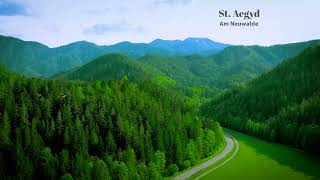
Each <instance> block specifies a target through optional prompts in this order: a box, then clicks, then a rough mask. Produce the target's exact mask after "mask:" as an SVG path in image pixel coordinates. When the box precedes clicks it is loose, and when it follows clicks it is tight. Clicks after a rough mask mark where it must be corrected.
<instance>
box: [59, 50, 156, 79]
mask: <svg viewBox="0 0 320 180" xmlns="http://www.w3.org/2000/svg"><path fill="white" fill-rule="evenodd" d="M158 73H159V72H158V71H157V70H156V69H153V68H151V67H150V68H149V67H148V66H144V65H142V64H140V63H139V62H136V61H133V60H131V59H129V58H128V57H127V56H125V55H122V54H107V55H103V56H101V57H98V58H97V59H95V60H93V61H91V62H89V63H88V64H85V65H83V66H81V67H79V68H75V69H72V70H70V71H67V72H65V73H59V74H57V75H55V76H53V78H54V79H65V80H85V81H89V80H119V79H122V78H123V77H127V78H128V79H129V80H130V81H134V82H141V81H142V80H147V79H151V78H153V77H155V76H156V75H157V74H158Z"/></svg>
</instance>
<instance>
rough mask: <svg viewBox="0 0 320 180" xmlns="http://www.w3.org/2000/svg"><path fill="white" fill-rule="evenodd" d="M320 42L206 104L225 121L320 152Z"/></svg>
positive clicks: (210, 114)
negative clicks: (319, 44)
mask: <svg viewBox="0 0 320 180" xmlns="http://www.w3.org/2000/svg"><path fill="white" fill-rule="evenodd" d="M319 77H320V46H313V47H309V48H307V49H306V50H305V51H303V52H302V53H301V54H299V55H298V56H296V57H294V58H289V59H288V60H286V61H284V62H283V63H281V64H280V65H278V66H277V67H276V68H275V69H273V70H272V71H270V72H268V73H265V74H263V75H262V76H260V77H259V78H257V79H255V80H253V81H251V82H250V83H249V84H248V85H246V86H234V87H233V88H232V89H231V90H229V91H227V92H226V93H225V94H223V95H222V96H220V97H218V98H217V99H215V100H213V101H211V102H210V103H207V104H206V105H204V106H203V107H202V113H203V114H205V115H206V116H208V117H211V118H215V119H217V120H219V121H220V122H221V123H222V125H223V126H226V127H230V128H233V129H236V130H240V131H243V132H246V133H249V134H252V135H254V136H257V137H261V138H265V139H268V140H271V141H276V142H281V143H285V144H289V145H292V146H295V147H297V148H299V149H303V150H306V151H311V152H315V153H317V154H318V155H319V153H320V151H319V150H320V144H319V142H320V141H319V137H320V119H319V117H320V78H319Z"/></svg>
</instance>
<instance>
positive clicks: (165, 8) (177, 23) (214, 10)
mask: <svg viewBox="0 0 320 180" xmlns="http://www.w3.org/2000/svg"><path fill="white" fill-rule="evenodd" d="M319 7H320V1H319V0H295V1H293V0H264V1H263V2H261V1H260V0H241V1H239V0H219V1H218V0H0V34H1V35H8V36H14V37H18V38H20V39H24V40H33V41H38V42H41V43H44V44H46V45H48V46H51V47H53V46H59V45H62V44H68V43H71V42H74V41H79V40H87V41H91V42H94V43H97V44H114V43H117V42H120V41H132V42H150V41H152V40H154V39H156V38H161V39H185V38H187V37H208V38H210V39H212V40H214V41H218V42H224V43H229V44H244V45H249V44H259V45H271V44H279V43H288V42H297V41H305V40H311V39H320V23H319V19H320V13H319ZM256 9H260V15H261V17H260V18H259V19H258V22H259V26H258V27H221V26H219V22H220V21H221V20H223V19H222V18H219V17H218V11H219V10H228V11H233V10H245V11H247V10H251V11H254V10H256ZM238 20H240V19H238ZM241 21H243V20H241Z"/></svg>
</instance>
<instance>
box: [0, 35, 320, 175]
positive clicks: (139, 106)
mask: <svg viewBox="0 0 320 180" xmlns="http://www.w3.org/2000/svg"><path fill="white" fill-rule="evenodd" d="M0 52H1V53H0V63H1V65H0V92H1V93H0V140H1V141H0V175H1V176H0V177H3V178H4V179H10V178H13V179H15V178H16V179H19V178H20V179H21V178H25V179H34V178H36V177H41V178H44V179H50V178H51V179H163V178H165V179H172V178H176V179H188V178H190V179H317V178H320V175H319V172H317V169H319V167H320V160H319V158H318V157H319V149H320V147H319V138H320V128H319V126H320V122H319V117H320V111H319V109H320V107H319V104H320V98H319V97H320V96H319V93H320V79H319V78H318V77H320V74H319V73H320V71H319V70H320V63H319V62H320V61H319V60H320V56H319V55H320V54H319V53H320V40H311V41H306V42H298V43H290V44H281V45H272V46H257V45H254V46H242V45H239V46H234V45H229V44H224V43H218V42H215V41H212V40H210V39H207V38H187V39H185V40H161V39H156V40H154V41H152V42H150V43H130V42H120V43H118V44H115V45H111V46H98V45H96V44H93V43H89V42H84V41H81V42H75V43H71V44H68V45H64V46H61V47H57V48H49V47H47V46H45V45H42V44H40V43H37V42H29V41H22V40H19V39H16V38H11V37H4V36H0ZM226 128H230V129H233V130H230V129H226ZM235 130H236V131H235ZM237 131H239V132H237ZM240 132H242V133H246V134H247V135H245V134H242V133H240ZM228 134H230V135H232V137H234V138H231V136H229V135H228ZM248 135H250V136H248ZM258 138H259V139H258ZM262 139H263V140H262ZM278 143H279V144H278ZM298 149H299V150H298ZM8 162H10V163H8Z"/></svg>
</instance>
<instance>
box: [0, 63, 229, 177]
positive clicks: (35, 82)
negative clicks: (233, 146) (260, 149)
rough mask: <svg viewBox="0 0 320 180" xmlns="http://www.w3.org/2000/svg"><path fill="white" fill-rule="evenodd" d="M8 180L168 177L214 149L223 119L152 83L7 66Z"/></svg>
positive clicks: (3, 102)
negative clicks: (57, 75) (197, 111)
mask: <svg viewBox="0 0 320 180" xmlns="http://www.w3.org/2000/svg"><path fill="white" fill-rule="evenodd" d="M0 92H1V93H0V177H1V179H11V178H12V179H58V178H61V179H72V178H74V179H161V177H162V176H169V175H172V174H174V173H176V172H177V171H178V170H183V169H186V168H188V167H189V166H191V165H194V164H196V163H197V162H198V161H199V160H200V159H202V158H204V157H208V156H210V155H212V154H213V153H214V152H215V151H217V150H218V149H219V148H220V147H221V146H222V145H223V144H224V138H223V131H222V128H221V127H220V126H219V124H218V123H216V122H212V121H208V120H204V119H203V118H201V117H196V116H195V115H194V113H193V112H192V110H190V109H188V108H187V107H186V106H185V105H184V104H183V103H182V100H181V99H180V98H179V97H178V96H175V95H174V94H173V93H170V94H169V93H168V92H167V91H165V90H164V89H162V88H159V87H158V86H156V85H155V84H154V83H152V82H150V81H143V82H141V83H140V84H135V83H131V82H129V81H128V80H126V79H123V80H112V81H91V82H81V81H78V82H63V81H59V80H42V79H36V78H25V77H22V76H20V75H16V74H14V73H11V72H9V71H7V70H6V69H5V68H3V67H0Z"/></svg>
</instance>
